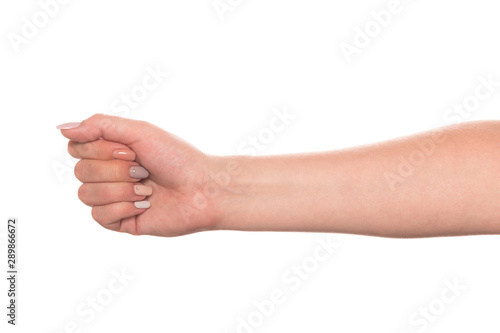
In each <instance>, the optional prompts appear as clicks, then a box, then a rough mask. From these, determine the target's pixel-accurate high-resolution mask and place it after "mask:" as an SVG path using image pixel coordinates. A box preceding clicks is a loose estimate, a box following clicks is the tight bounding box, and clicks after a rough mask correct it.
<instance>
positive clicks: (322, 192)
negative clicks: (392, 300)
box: [61, 114, 500, 237]
mask: <svg viewBox="0 0 500 333" xmlns="http://www.w3.org/2000/svg"><path fill="white" fill-rule="evenodd" d="M61 132H62V134H63V135H64V136H65V137H66V138H68V139H70V141H69V144H68V151H69V153H70V154H71V156H73V157H76V158H79V159H81V160H80V161H79V162H78V163H77V165H76V166H75V175H76V177H77V178H78V179H79V180H80V181H81V182H82V183H83V184H82V186H81V188H80V190H79V198H80V199H81V200H82V202H84V203H85V204H87V205H90V206H92V217H93V218H94V219H95V220H96V221H97V222H98V223H99V224H101V225H102V226H103V227H105V228H107V229H111V230H115V231H120V232H125V233H130V234H133V235H156V236H179V235H185V234H189V233H194V232H198V231H202V230H247V231H306V232H336V233H350V234H361V235H371V236H381V237H432V236H455V235H476V234H498V233H500V209H499V207H500V190H499V189H500V177H498V174H499V171H500V154H499V153H498V152H499V151H500V122H499V121H477V122H467V123H462V124H457V125H451V126H447V127H443V128H440V129H437V130H433V131H428V132H423V133H418V134H415V135H411V136H407V137H403V138H398V139H395V140H390V141H386V142H380V143H376V144H371V145H365V146H361V147H354V148H349V149H343V150H337V151H331V152H322V153H311V154H296V155H280V156H262V157H248V156H210V155H207V154H204V153H203V152H201V151H199V150H198V149H196V148H195V147H193V146H191V145H189V144H188V143H186V142H185V141H183V140H181V139H180V138H178V137H176V136H174V135H172V134H171V133H168V132H166V131H164V130H162V129H160V128H158V127H156V126H154V125H152V124H149V123H147V122H143V121H136V120H130V119H124V118H120V117H114V116H108V115H102V114H96V115H94V116H92V117H90V118H88V119H86V120H84V121H83V122H82V124H81V125H80V126H79V127H76V128H74V129H65V130H61ZM116 150H120V151H121V152H124V153H122V154H121V155H120V156H118V155H116V154H115V155H113V151H116ZM133 165H141V166H143V167H145V168H146V169H147V170H148V171H149V173H150V174H149V177H148V178H146V179H134V178H131V177H130V174H129V168H130V166H133ZM139 182H140V183H142V184H144V185H147V186H150V187H151V188H152V191H153V192H152V194H151V195H150V196H148V197H145V196H138V195H136V194H135V193H134V190H133V187H134V185H135V184H137V183H139ZM140 200H148V201H149V202H150V203H151V206H150V208H147V209H139V208H136V207H135V206H134V204H133V202H134V201H140Z"/></svg>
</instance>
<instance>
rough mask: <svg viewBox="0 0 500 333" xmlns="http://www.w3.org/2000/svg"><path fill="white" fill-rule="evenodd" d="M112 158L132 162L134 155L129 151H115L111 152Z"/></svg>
mask: <svg viewBox="0 0 500 333" xmlns="http://www.w3.org/2000/svg"><path fill="white" fill-rule="evenodd" d="M113 158H116V159H118V160H125V161H133V160H135V153H134V152H133V151H132V150H130V149H117V150H115V151H114V152H113Z"/></svg>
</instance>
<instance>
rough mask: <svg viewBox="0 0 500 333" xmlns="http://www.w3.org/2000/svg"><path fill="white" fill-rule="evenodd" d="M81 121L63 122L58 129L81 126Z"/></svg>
mask: <svg viewBox="0 0 500 333" xmlns="http://www.w3.org/2000/svg"><path fill="white" fill-rule="evenodd" d="M80 124H81V122H77V123H64V124H61V125H57V126H56V128H57V129H58V130H61V129H72V128H76V127H78V126H80Z"/></svg>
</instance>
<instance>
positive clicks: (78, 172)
mask: <svg viewBox="0 0 500 333" xmlns="http://www.w3.org/2000/svg"><path fill="white" fill-rule="evenodd" d="M84 164H85V161H83V160H80V161H78V162H77V163H76V164H75V169H74V173H75V177H76V179H78V180H79V181H82V177H83V172H84V170H83V169H84ZM82 182H83V181H82Z"/></svg>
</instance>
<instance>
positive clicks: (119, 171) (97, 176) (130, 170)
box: [74, 159, 149, 183]
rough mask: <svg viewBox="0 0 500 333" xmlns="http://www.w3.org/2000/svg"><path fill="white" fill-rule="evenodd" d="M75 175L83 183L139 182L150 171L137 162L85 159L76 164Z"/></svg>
mask: <svg viewBox="0 0 500 333" xmlns="http://www.w3.org/2000/svg"><path fill="white" fill-rule="evenodd" d="M74 171H75V176H76V178H77V179H78V180H79V181H81V182H82V183H108V182H137V181H139V180H140V179H144V178H147V177H148V176H149V172H148V171H147V170H146V169H145V168H143V167H142V166H140V165H138V164H137V163H135V162H128V161H120V160H110V161H104V160H88V159H83V160H80V161H78V163H76V165H75V170H74Z"/></svg>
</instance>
